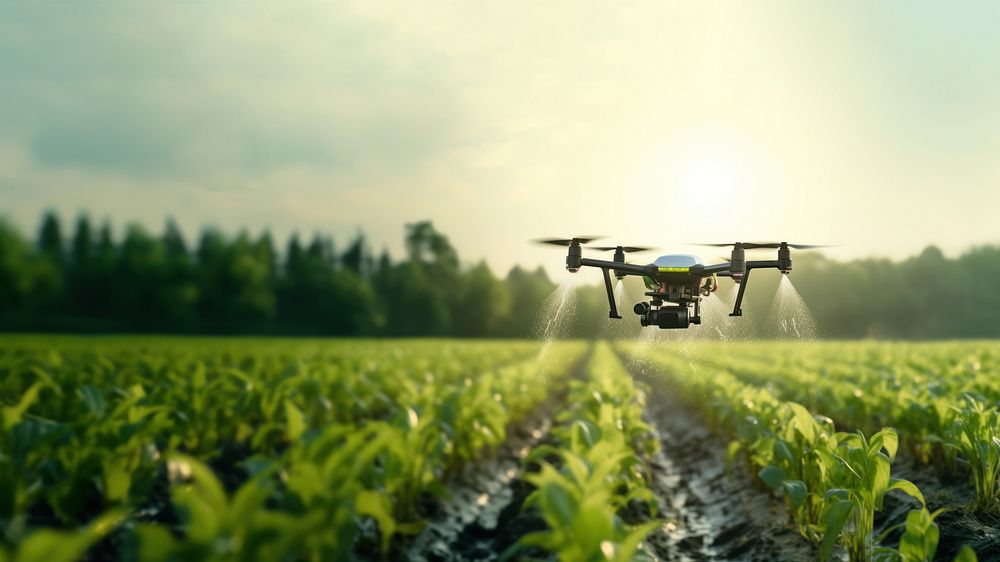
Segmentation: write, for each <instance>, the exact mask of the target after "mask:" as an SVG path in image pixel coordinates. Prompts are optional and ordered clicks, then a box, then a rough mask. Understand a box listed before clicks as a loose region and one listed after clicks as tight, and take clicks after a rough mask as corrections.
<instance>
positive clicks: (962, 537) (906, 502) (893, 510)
mask: <svg viewBox="0 0 1000 562" xmlns="http://www.w3.org/2000/svg"><path fill="white" fill-rule="evenodd" d="M892 477H893V478H905V479H907V480H909V481H911V482H913V483H914V484H916V485H917V487H918V488H920V491H921V492H923V494H924V499H925V500H926V501H927V509H928V510H930V511H932V512H933V511H935V510H936V509H939V508H942V507H944V508H947V511H945V512H944V513H942V514H941V515H939V516H938V517H937V519H935V522H936V523H937V525H938V529H939V530H940V539H939V542H938V550H937V556H936V557H935V560H943V561H949V562H950V561H951V560H953V559H954V558H955V555H956V554H957V553H958V550H959V549H960V548H961V547H962V545H969V546H971V547H972V548H973V550H975V551H976V555H977V556H978V557H979V560H983V561H986V560H1000V516H998V514H989V513H983V512H975V511H973V510H971V509H970V508H969V506H971V505H972V503H973V501H974V500H975V498H976V490H975V487H974V486H973V485H972V484H971V483H970V482H969V480H968V476H967V475H964V474H947V475H942V474H939V473H938V471H937V470H935V469H934V468H932V467H930V466H928V465H922V464H917V463H916V462H914V461H913V460H912V459H909V458H906V457H905V456H904V454H903V453H901V454H900V456H898V457H896V461H895V462H894V463H892ZM917 507H918V505H917V502H916V501H914V500H911V499H909V498H908V497H906V496H904V495H896V494H895V493H890V494H888V496H887V497H886V500H885V509H884V510H883V511H882V512H881V513H876V514H875V534H876V535H878V534H880V533H881V532H882V531H883V530H884V529H889V528H891V527H893V526H895V525H902V524H904V523H905V522H906V515H907V514H908V513H909V512H910V510H911V509H915V508H917ZM901 534H902V528H900V529H899V530H898V531H896V532H894V533H891V534H890V535H888V536H887V537H886V540H884V541H882V544H884V545H886V546H892V547H895V546H897V545H898V542H899V536H900V535H901Z"/></svg>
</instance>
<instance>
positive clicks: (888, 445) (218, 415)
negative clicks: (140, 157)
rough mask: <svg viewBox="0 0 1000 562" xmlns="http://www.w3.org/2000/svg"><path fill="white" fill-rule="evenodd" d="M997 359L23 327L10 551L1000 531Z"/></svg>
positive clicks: (520, 552) (310, 548) (536, 549)
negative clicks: (51, 331) (108, 334)
mask: <svg viewBox="0 0 1000 562" xmlns="http://www.w3.org/2000/svg"><path fill="white" fill-rule="evenodd" d="M998 374H1000V343H998V342H996V341H970V342H942V343H875V342H831V343H802V342H702V343H698V342H693V341H679V342H655V341H652V340H646V341H641V340H640V341H627V342H626V341H622V342H615V343H610V342H597V343H589V342H583V341H558V342H534V341H518V340H490V341H486V340H473V341H469V340H299V339H295V340H291V339H289V340H282V339H213V338H145V337H123V338H117V337H114V338H103V337H99V338H79V337H48V336H7V337H4V338H2V339H0V405H2V408H3V410H2V412H3V418H2V422H3V428H2V429H3V432H2V434H0V435H2V437H0V480H2V481H3V482H4V484H5V485H4V486H2V489H0V560H8V559H11V560H25V561H28V560H43V559H44V560H46V562H55V561H58V560H79V559H87V560H103V559H116V560H118V559H121V560H149V561H153V560H238V559H239V560H252V559H258V560H265V559H266V560H303V559H312V560H347V559H361V560H381V559H417V560H420V559H425V560H484V559H496V558H497V557H499V556H501V555H502V554H503V555H505V556H507V557H509V558H517V557H523V556H529V557H539V558H545V557H546V556H550V555H551V554H556V555H558V556H559V558H560V560H630V559H636V558H640V559H653V558H658V559H666V560H686V559H745V560H751V559H767V558H768V557H772V558H781V559H789V560H794V559H803V560H807V559H817V558H824V557H827V556H829V555H832V556H834V557H849V558H850V559H851V560H852V561H853V560H870V559H879V560H924V559H926V560H931V559H935V558H934V556H935V551H937V555H938V557H942V556H944V557H946V558H942V559H948V560H951V559H952V558H953V557H955V556H958V557H960V558H961V559H962V560H970V559H974V555H973V554H972V552H971V550H969V549H964V550H963V549H962V547H963V545H965V544H969V545H971V546H972V547H973V548H974V549H975V550H976V551H978V553H979V555H980V556H981V557H982V559H993V558H994V557H996V556H997V555H1000V539H998V537H1000V528H998V527H997V525H996V519H995V515H996V514H997V513H998V512H1000V482H998V477H1000V423H998V413H997V408H996V405H997V403H998V401H1000V378H998V376H997V375H998ZM695 500H697V501H695ZM941 507H944V508H947V509H948V511H946V512H944V513H939V512H937V511H936V510H937V509H938V508H941Z"/></svg>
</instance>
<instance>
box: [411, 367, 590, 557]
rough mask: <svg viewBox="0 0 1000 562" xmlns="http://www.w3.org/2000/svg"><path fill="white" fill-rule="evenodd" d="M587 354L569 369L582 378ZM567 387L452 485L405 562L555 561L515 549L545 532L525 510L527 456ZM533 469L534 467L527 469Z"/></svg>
mask: <svg viewBox="0 0 1000 562" xmlns="http://www.w3.org/2000/svg"><path fill="white" fill-rule="evenodd" d="M592 351H593V350H592V349H591V350H588V352H587V353H584V354H583V355H582V356H581V358H580V359H579V360H578V361H577V363H576V364H574V365H573V366H572V367H571V368H570V371H569V372H570V373H572V374H571V377H578V376H580V375H581V374H582V373H583V370H584V367H585V366H586V364H587V362H588V361H589V360H590V354H591V352H592ZM567 388H568V385H563V386H561V388H559V389H558V390H556V391H554V392H553V393H552V394H551V395H550V396H549V398H548V400H546V401H545V402H544V403H543V404H542V405H541V406H540V407H539V408H538V409H537V410H536V411H535V412H534V413H532V415H530V416H528V418H527V419H525V420H524V421H523V422H521V423H518V424H516V425H514V426H513V427H510V428H508V430H507V431H508V433H507V439H506V441H505V442H504V443H503V444H502V445H501V446H500V447H499V448H498V449H497V450H496V451H495V452H494V453H493V454H491V455H488V456H487V457H486V458H485V459H483V460H482V461H480V462H477V463H474V464H472V465H470V466H468V467H466V469H465V470H464V471H463V473H462V474H460V475H459V476H458V477H456V478H454V479H452V480H451V481H450V482H448V483H447V485H448V490H449V494H448V498H447V499H446V500H445V501H444V502H442V503H440V504H439V505H437V506H435V511H434V513H433V515H432V516H430V517H428V519H429V522H428V524H427V526H426V527H425V528H424V530H423V531H422V532H421V533H420V534H419V535H417V536H416V537H415V538H414V539H413V540H412V541H411V542H410V543H409V544H407V545H405V547H402V548H398V549H397V552H398V554H399V555H400V556H398V557H397V558H398V559H400V560H404V559H405V560H409V561H413V562H479V561H492V560H504V559H510V560H521V559H524V558H526V557H530V558H531V559H533V560H554V558H553V557H551V556H550V555H549V554H548V553H546V552H543V551H541V550H537V549H521V550H516V549H515V545H516V543H517V541H518V539H520V538H521V537H522V536H524V535H525V534H527V533H530V532H533V531H541V530H544V529H545V528H546V526H545V522H544V521H543V520H542V519H541V517H540V516H539V515H538V513H537V512H536V511H535V510H533V509H527V510H525V509H522V506H523V504H524V500H525V499H526V498H527V496H528V494H530V493H531V492H532V490H533V489H534V487H533V486H532V485H531V484H529V483H527V482H526V481H524V480H523V478H522V477H523V471H524V469H525V462H524V460H525V457H527V455H528V453H530V452H531V450H532V449H534V448H535V447H536V446H537V445H539V444H540V443H542V442H544V441H546V440H547V439H548V436H549V430H550V429H551V428H552V423H553V418H554V417H555V416H556V414H557V413H558V412H559V411H560V410H561V409H562V406H563V404H564V403H565V401H566V391H567ZM528 468H533V467H528Z"/></svg>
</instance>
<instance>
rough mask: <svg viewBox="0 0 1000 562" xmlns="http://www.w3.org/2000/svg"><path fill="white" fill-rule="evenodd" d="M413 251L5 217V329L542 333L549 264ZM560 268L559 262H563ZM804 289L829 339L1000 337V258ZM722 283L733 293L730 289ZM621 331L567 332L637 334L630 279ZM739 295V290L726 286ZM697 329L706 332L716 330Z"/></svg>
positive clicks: (768, 283) (595, 301)
mask: <svg viewBox="0 0 1000 562" xmlns="http://www.w3.org/2000/svg"><path fill="white" fill-rule="evenodd" d="M405 248H406V256H405V258H404V259H402V260H396V261H394V260H393V259H391V257H390V255H389V254H388V252H386V251H383V252H381V253H380V254H379V255H378V256H377V257H376V255H375V253H374V252H372V250H371V248H370V247H369V245H368V243H367V241H366V238H365V236H364V234H362V233H358V234H357V235H356V236H355V237H354V238H353V239H352V240H351V241H350V242H349V243H348V244H347V245H346V246H345V247H343V248H338V247H336V246H335V244H334V241H333V239H332V238H330V237H329V236H325V235H322V234H316V235H314V236H312V237H311V238H310V239H309V240H303V239H302V238H300V237H299V236H298V235H297V234H296V235H293V236H291V237H290V238H289V239H288V240H287V242H286V243H285V244H284V247H283V248H282V251H280V252H279V251H278V247H277V244H276V242H275V240H274V239H273V238H272V236H271V235H270V234H269V233H268V232H267V231H264V232H263V233H260V234H259V235H257V236H252V235H251V234H250V233H248V232H245V231H244V232H240V233H238V234H237V235H235V236H226V235H225V234H223V233H222V232H221V231H219V230H218V229H213V228H208V229H205V230H203V231H202V232H201V234H200V236H199V238H198V240H197V242H196V244H194V246H193V247H189V246H188V243H187V242H186V239H185V237H184V236H183V234H182V232H181V231H180V229H179V228H178V226H177V224H176V223H174V222H173V221H171V220H168V221H167V223H166V227H165V228H164V230H163V233H162V234H160V235H154V234H152V233H150V232H149V231H148V230H147V229H146V228H144V227H143V226H141V225H138V224H133V225H130V226H128V227H127V228H126V229H125V232H124V233H123V235H122V236H121V237H116V236H115V235H114V232H113V231H112V228H111V226H110V224H109V223H107V222H105V223H103V224H100V225H95V224H93V223H92V222H91V220H90V219H89V218H88V217H87V216H86V215H81V216H80V217H78V218H77V220H76V221H75V224H73V225H72V228H71V232H66V231H64V229H63V226H62V224H61V222H60V219H59V217H58V216H57V215H56V214H54V213H51V212H50V213H46V214H44V216H43V217H42V220H41V223H40V227H39V229H38V232H37V235H36V237H35V239H34V241H29V240H28V239H27V238H25V237H24V236H23V235H22V234H21V233H20V232H18V231H17V230H16V229H15V228H13V227H12V226H11V225H10V224H9V223H6V222H3V221H0V329H3V330H7V331H59V332H81V333H111V332H148V333H178V334H194V333H204V334H213V333H218V334H273V335H316V336H460V337H532V336H535V335H537V333H536V325H537V324H538V318H539V314H540V311H542V309H543V307H544V303H545V300H546V298H548V297H549V295H550V294H552V292H553V291H554V290H555V288H556V284H555V283H553V281H552V280H550V279H549V278H548V276H547V275H546V274H545V271H544V270H543V269H542V268H538V269H535V270H527V269H523V268H521V267H514V268H512V269H511V270H510V271H509V272H508V273H507V275H506V276H505V277H497V276H496V275H494V273H493V272H492V271H491V270H490V268H489V267H488V265H487V264H486V262H485V261H480V262H478V263H475V264H472V265H463V263H462V261H461V260H460V258H459V255H458V253H457V252H456V251H455V248H454V247H453V246H452V245H451V243H450V242H449V240H448V238H447V237H446V236H445V235H444V234H442V233H441V232H439V231H437V230H436V229H435V228H434V225H433V224H432V223H431V222H418V223H414V224H409V225H406V229H405ZM553 259H558V257H557V256H555V255H554V256H553ZM792 275H793V277H792V278H793V279H794V282H795V286H796V287H797V288H798V290H799V291H800V292H801V293H802V295H803V296H804V297H805V300H806V302H807V303H808V304H809V306H810V308H811V310H812V312H813V314H814V315H815V316H816V320H817V324H818V325H819V328H820V332H821V333H822V334H823V335H827V336H834V337H886V338H892V337H896V338H944V337H996V336H998V335H1000V297H998V294H997V292H996V287H998V286H1000V248H998V247H995V246H983V247H977V248H973V249H971V250H969V251H968V252H966V253H965V254H963V255H962V256H960V257H958V258H956V259H949V258H947V257H945V256H944V255H943V254H942V253H941V251H940V250H938V249H937V248H935V247H929V248H927V249H926V250H924V252H922V253H921V254H920V255H918V256H915V257H913V258H910V259H907V260H904V261H901V262H892V261H889V260H885V259H866V260H855V261H851V262H836V261H832V260H829V259H827V258H824V257H823V256H821V255H819V254H804V255H801V256H797V259H796V263H795V271H794V272H793V274H792ZM777 278H778V274H777V273H775V275H766V274H761V273H757V274H756V275H754V279H753V282H752V283H751V284H750V286H749V288H748V295H747V299H746V306H745V307H744V308H745V310H746V314H747V316H745V317H744V318H741V319H739V321H740V322H746V323H748V324H753V325H754V326H756V327H757V334H758V335H760V336H764V337H766V336H768V335H770V332H769V326H770V325H771V324H773V321H774V318H771V316H770V315H771V311H770V310H769V309H768V303H769V302H770V299H771V295H773V294H774V290H775V283H776V280H777ZM720 282H721V283H723V284H726V283H731V282H730V281H729V280H727V279H720ZM628 283H629V284H628V285H627V289H628V290H627V292H626V294H627V295H628V296H627V297H626V299H625V302H623V303H622V305H621V308H622V309H624V311H623V312H622V314H623V316H625V319H624V320H620V321H617V322H620V323H623V324H620V325H618V326H616V329H615V330H614V331H609V323H608V322H609V321H608V319H607V301H606V297H605V293H604V288H603V286H602V285H595V286H586V287H582V288H580V289H578V290H577V291H576V296H575V308H576V314H575V315H573V317H572V319H571V322H570V325H569V327H568V329H567V330H564V331H563V332H562V334H561V335H574V336H597V335H632V334H634V333H636V332H637V331H638V329H639V327H638V322H637V320H636V319H635V317H634V316H632V314H631V312H630V309H631V305H632V304H634V303H633V302H631V301H630V300H628V299H631V300H634V301H638V300H640V299H643V297H642V291H643V289H642V287H641V283H639V282H638V280H636V279H630V280H629V281H628ZM726 290H729V291H731V289H726ZM693 329H701V330H706V329H708V328H706V326H699V327H695V328H693Z"/></svg>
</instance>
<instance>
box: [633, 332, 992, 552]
mask: <svg viewBox="0 0 1000 562" xmlns="http://www.w3.org/2000/svg"><path fill="white" fill-rule="evenodd" d="M622 347H623V348H624V349H625V350H626V351H627V352H628V353H630V354H631V355H633V356H634V357H635V358H636V359H637V360H639V361H642V362H645V363H647V364H648V365H650V366H652V367H653V368H654V369H656V370H657V371H658V372H659V373H661V374H662V375H663V376H664V377H665V378H667V379H668V381H669V383H670V384H671V385H672V386H674V387H676V388H678V389H680V390H681V392H682V394H683V395H684V396H685V397H686V398H687V400H688V401H689V402H690V403H691V404H692V405H693V406H694V407H697V408H700V409H701V411H702V413H703V414H704V415H705V416H706V417H707V418H708V419H709V421H710V422H711V423H712V424H713V425H714V426H715V427H717V428H718V429H721V430H722V431H724V432H726V433H728V434H729V435H731V436H733V438H734V440H733V442H732V444H731V445H730V447H729V457H730V459H731V461H735V460H736V458H737V457H738V456H739V455H740V453H743V458H744V459H745V460H746V462H747V464H748V466H749V468H750V469H751V470H752V471H754V472H756V473H757V474H758V476H759V477H760V479H761V480H762V481H763V482H764V483H766V484H767V485H768V486H770V487H771V488H773V489H774V490H776V491H778V492H779V493H780V494H782V495H783V496H784V498H785V502H786V504H787V507H788V512H789V514H790V516H791V517H792V518H793V519H794V521H795V524H796V525H797V527H798V529H799V531H800V533H801V534H802V535H803V537H805V538H807V539H809V540H811V541H814V542H815V543H816V544H817V545H818V547H819V552H820V557H821V558H822V559H823V560H826V559H828V558H829V557H830V555H831V552H832V551H833V549H834V547H835V546H836V544H837V543H838V542H839V543H840V544H842V545H843V546H844V547H845V548H846V549H847V553H848V556H849V558H850V560H851V561H852V562H859V561H870V560H879V561H889V560H903V561H905V562H910V561H916V560H932V559H933V557H934V553H935V551H936V548H937V528H936V526H934V524H933V516H932V514H930V513H927V510H926V508H925V507H923V505H924V498H923V495H922V494H921V493H920V491H919V490H918V489H917V487H916V486H915V485H914V484H913V483H911V482H909V481H907V480H901V479H894V478H891V474H890V472H891V468H890V467H891V463H892V461H893V459H894V457H895V454H896V450H897V446H898V438H897V434H896V431H895V430H894V429H892V428H882V429H880V430H878V431H877V432H875V433H874V434H872V435H871V436H870V437H866V436H865V435H864V434H863V433H862V432H860V431H859V432H857V433H854V434H852V433H844V432H837V431H836V429H835V426H834V423H833V421H832V420H831V419H830V418H827V417H824V416H817V415H814V414H812V413H810V412H809V411H808V410H807V409H806V408H804V407H803V406H801V405H799V404H797V403H795V402H790V401H786V400H782V399H780V398H778V397H776V396H775V395H774V394H773V393H772V392H771V391H770V390H769V389H767V388H763V387H757V386H753V385H750V384H746V383H745V382H743V381H741V380H740V379H739V378H738V377H736V376H734V375H733V374H731V373H729V372H727V371H726V370H725V369H721V368H718V367H709V368H704V367H699V366H698V365H697V364H696V363H695V362H692V361H690V360H689V359H688V358H686V357H680V356H678V355H676V353H675V350H673V349H668V350H663V349H652V348H649V347H648V346H642V345H623V346H622ZM892 490H897V491H899V492H901V493H903V494H906V495H909V496H910V497H912V498H914V499H915V500H917V502H918V503H919V504H920V506H921V507H920V508H919V509H916V510H914V511H913V512H911V514H910V517H909V519H908V522H907V525H906V527H905V529H904V534H903V539H902V541H901V543H900V546H899V548H898V549H893V548H888V547H885V546H879V545H878V544H877V543H878V540H877V537H875V536H874V514H875V512H876V511H879V510H881V509H882V507H883V501H884V498H885V495H886V494H887V493H888V492H890V491H892ZM974 557H975V555H974V553H972V551H971V550H969V549H963V551H962V554H961V555H960V559H961V560H972V559H974Z"/></svg>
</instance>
